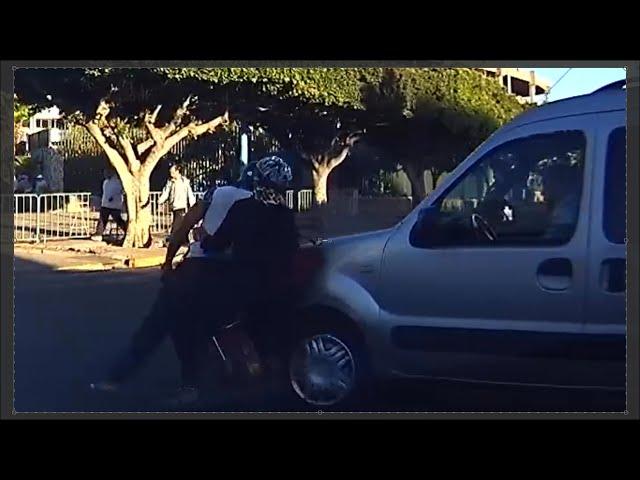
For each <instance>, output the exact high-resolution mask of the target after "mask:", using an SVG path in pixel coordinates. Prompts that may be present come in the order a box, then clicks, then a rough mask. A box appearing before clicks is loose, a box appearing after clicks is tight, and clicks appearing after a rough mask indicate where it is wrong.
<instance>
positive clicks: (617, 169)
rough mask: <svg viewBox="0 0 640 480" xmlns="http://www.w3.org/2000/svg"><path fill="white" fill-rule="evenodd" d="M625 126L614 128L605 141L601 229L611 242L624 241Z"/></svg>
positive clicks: (625, 189)
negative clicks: (605, 154)
mask: <svg viewBox="0 0 640 480" xmlns="http://www.w3.org/2000/svg"><path fill="white" fill-rule="evenodd" d="M626 167H627V128H626V127H620V128H616V129H615V130H613V131H612V132H611V134H610V135H609V141H608V142H607V164H606V170H605V176H604V209H603V217H602V229H603V230H604V234H605V236H606V237H607V240H609V241H610V242H611V243H624V237H625V230H626V227H625V220H626V218H625V217H626V194H627V188H626V187H627V183H626Z"/></svg>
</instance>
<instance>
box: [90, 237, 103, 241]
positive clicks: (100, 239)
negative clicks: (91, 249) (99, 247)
mask: <svg viewBox="0 0 640 480" xmlns="http://www.w3.org/2000/svg"><path fill="white" fill-rule="evenodd" d="M91 240H93V241H94V242H101V241H102V235H92V236H91Z"/></svg>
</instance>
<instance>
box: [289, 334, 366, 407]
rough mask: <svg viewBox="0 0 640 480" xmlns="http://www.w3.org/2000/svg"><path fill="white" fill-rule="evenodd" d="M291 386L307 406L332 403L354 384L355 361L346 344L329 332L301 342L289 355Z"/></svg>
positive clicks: (341, 397)
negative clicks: (290, 355)
mask: <svg viewBox="0 0 640 480" xmlns="http://www.w3.org/2000/svg"><path fill="white" fill-rule="evenodd" d="M289 375H290V379H291V385H292V387H293V389H294V390H295V392H296V393H297V394H298V396H299V397H300V398H301V399H303V400H304V401H305V402H307V403H309V404H311V405H333V404H335V403H338V402H339V401H340V400H342V399H343V398H345V396H346V395H347V394H348V393H349V392H350V391H351V390H352V389H353V387H354V385H355V361H354V357H353V354H352V353H351V350H349V347H347V345H345V344H344V343H343V342H341V341H340V340H339V339H338V338H336V337H334V336H333V335H329V334H321V335H315V336H313V337H311V338H308V339H306V340H304V341H303V342H301V343H300V344H299V345H298V346H297V348H296V349H295V351H294V352H293V355H292V357H291V364H290V369H289Z"/></svg>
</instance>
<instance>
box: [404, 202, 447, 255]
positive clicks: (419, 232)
mask: <svg viewBox="0 0 640 480" xmlns="http://www.w3.org/2000/svg"><path fill="white" fill-rule="evenodd" d="M440 219H441V213H440V208H439V207H438V206H430V207H425V208H423V209H422V210H420V211H419V212H418V219H417V220H416V223H415V224H414V225H413V227H412V228H411V232H410V233H409V242H410V243H411V245H413V246H414V247H422V248H426V247H431V246H434V245H436V244H438V242H439V239H440V237H441V235H440V234H439V230H440V229H439V224H440Z"/></svg>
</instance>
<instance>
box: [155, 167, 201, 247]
mask: <svg viewBox="0 0 640 480" xmlns="http://www.w3.org/2000/svg"><path fill="white" fill-rule="evenodd" d="M165 202H168V203H169V208H170V209H171V214H172V221H171V233H170V234H169V237H171V236H172V235H173V234H174V233H175V231H176V229H177V228H178V225H180V222H181V221H182V218H183V217H184V214H185V213H187V210H188V209H189V208H191V207H192V206H193V205H194V204H195V203H196V196H195V195H194V194H193V190H192V189H191V182H189V179H188V178H187V177H185V176H184V175H182V171H181V170H180V167H179V166H178V165H172V166H171V168H169V180H167V184H166V185H165V186H164V189H163V190H162V193H161V194H160V198H159V199H158V204H159V205H162V204H164V203H165Z"/></svg>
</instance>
